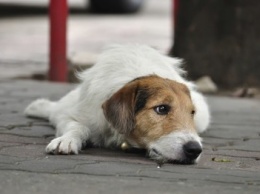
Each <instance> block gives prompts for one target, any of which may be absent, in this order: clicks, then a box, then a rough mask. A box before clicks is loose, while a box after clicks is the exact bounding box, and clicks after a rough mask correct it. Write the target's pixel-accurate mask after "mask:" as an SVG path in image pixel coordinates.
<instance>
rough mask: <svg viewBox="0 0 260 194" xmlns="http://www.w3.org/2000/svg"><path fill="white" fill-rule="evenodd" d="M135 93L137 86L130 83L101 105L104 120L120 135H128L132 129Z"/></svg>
mask: <svg viewBox="0 0 260 194" xmlns="http://www.w3.org/2000/svg"><path fill="white" fill-rule="evenodd" d="M136 91H137V84H135V83H130V84H128V85H126V86H124V87H123V88H122V89H120V90H119V91H118V92H116V93H115V94H114V95H113V96H112V97H111V98H110V99H108V100H107V101H106V102H105V103H104V104H103V105H102V108H103V112H104V115H105V117H106V119H107V120H108V122H109V123H110V124H111V125H112V126H113V127H114V128H115V129H117V130H118V131H119V132H120V133H124V134H128V133H130V132H131V130H133V129H134V126H135V115H134V114H135V113H134V111H135V110H134V109H135V96H136Z"/></svg>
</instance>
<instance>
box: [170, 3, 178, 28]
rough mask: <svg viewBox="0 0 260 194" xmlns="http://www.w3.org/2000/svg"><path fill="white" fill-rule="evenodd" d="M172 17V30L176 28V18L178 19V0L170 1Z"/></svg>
mask: <svg viewBox="0 0 260 194" xmlns="http://www.w3.org/2000/svg"><path fill="white" fill-rule="evenodd" d="M172 6H173V7H172V11H173V12H172V17H173V27H174V30H175V28H176V26H177V25H176V24H177V17H178V11H179V0H173V1H172Z"/></svg>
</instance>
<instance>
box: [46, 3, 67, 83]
mask: <svg viewBox="0 0 260 194" xmlns="http://www.w3.org/2000/svg"><path fill="white" fill-rule="evenodd" d="M67 16H68V5H67V0H50V5H49V19H50V53H49V57H50V58H49V60H50V64H49V80H50V81H58V82H66V81H67V72H68V66H67V55H66V54H67V48H66V46H67V45H66V43H67V33H66V31H67Z"/></svg>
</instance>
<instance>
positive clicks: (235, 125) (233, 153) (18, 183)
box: [0, 80, 260, 194]
mask: <svg viewBox="0 0 260 194" xmlns="http://www.w3.org/2000/svg"><path fill="white" fill-rule="evenodd" d="M73 87H74V86H73V85H67V84H56V83H48V82H35V81H20V80H16V81H2V82H0V190H1V194H11V193H22V194H23V193H24V194H27V193H55V194H59V193H63V194H66V193H78V194H80V193H106V194H110V193H111V194H115V193H127V194H128V193H129V194H130V193H152V194H153V193H154V194H158V193H192V194H196V193H211V194H215V193H228V194H230V193H236V194H237V193H257V192H258V191H259V189H260V149H259V148H260V130H259V126H260V118H259V115H260V101H257V100H244V99H231V98H223V97H209V98H208V100H209V103H210V106H211V109H212V113H213V121H212V125H211V127H210V129H209V130H208V131H207V132H206V133H205V134H203V139H204V152H203V155H202V158H201V160H200V162H199V163H198V164H197V165H172V164H166V165H164V166H163V167H162V168H160V169H157V168H156V164H155V163H154V162H153V161H151V160H149V159H148V158H146V157H145V154H142V153H123V152H121V151H115V150H106V149H97V148H90V149H86V150H84V151H82V152H81V153H80V154H79V155H73V156H52V155H46V154H45V153H44V149H45V146H46V144H47V143H48V142H49V141H50V140H51V139H52V138H53V134H54V131H53V128H52V127H51V126H50V125H49V124H48V123H47V122H46V121H43V120H37V119H31V118H26V117H24V116H23V110H24V108H25V107H26V105H27V104H28V103H29V102H31V101H32V100H34V99H36V98H38V97H48V98H50V99H53V100H55V99H58V98H59V97H61V96H62V95H63V94H65V93H66V92H68V91H69V90H70V89H71V88H73Z"/></svg>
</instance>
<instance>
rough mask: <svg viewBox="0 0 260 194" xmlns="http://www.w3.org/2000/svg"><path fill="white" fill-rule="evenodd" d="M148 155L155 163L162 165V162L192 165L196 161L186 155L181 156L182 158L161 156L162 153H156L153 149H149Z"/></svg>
mask: <svg viewBox="0 0 260 194" xmlns="http://www.w3.org/2000/svg"><path fill="white" fill-rule="evenodd" d="M149 157H150V158H151V159H152V160H154V161H155V162H156V163H158V164H159V165H162V164H164V163H170V164H181V165H192V164H196V163H197V159H193V160H191V159H189V158H186V157H182V158H178V159H176V158H169V157H165V156H163V154H161V153H158V152H157V151H154V150H150V151H149Z"/></svg>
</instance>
